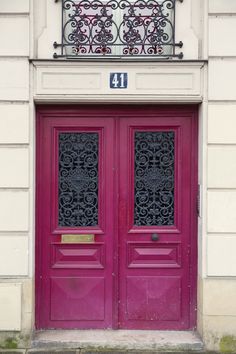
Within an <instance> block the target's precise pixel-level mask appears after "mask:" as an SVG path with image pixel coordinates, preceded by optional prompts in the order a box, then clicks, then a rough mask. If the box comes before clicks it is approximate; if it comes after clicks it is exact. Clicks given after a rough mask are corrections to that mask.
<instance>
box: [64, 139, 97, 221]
mask: <svg viewBox="0 0 236 354" xmlns="http://www.w3.org/2000/svg"><path fill="white" fill-rule="evenodd" d="M58 188H59V191H58V192H59V193H58V194H59V226H67V227H74V226H96V225H98V134H97V133H61V134H59V186H58Z"/></svg>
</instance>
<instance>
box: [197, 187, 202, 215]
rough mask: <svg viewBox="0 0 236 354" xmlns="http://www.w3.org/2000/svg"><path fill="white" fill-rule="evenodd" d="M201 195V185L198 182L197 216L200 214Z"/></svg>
mask: <svg viewBox="0 0 236 354" xmlns="http://www.w3.org/2000/svg"><path fill="white" fill-rule="evenodd" d="M201 196H202V186H201V184H198V190H197V215H198V216H199V217H201V216H202V213H201V199H202V198H201Z"/></svg>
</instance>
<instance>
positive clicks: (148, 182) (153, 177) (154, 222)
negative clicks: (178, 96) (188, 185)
mask: <svg viewBox="0 0 236 354" xmlns="http://www.w3.org/2000/svg"><path fill="white" fill-rule="evenodd" d="M174 138H175V133H174V132H136V133H135V166H134V168H135V190H134V195H135V197H134V203H135V205H134V224H135V225H137V226H164V225H166V226H167V225H168V226H170V225H174Z"/></svg>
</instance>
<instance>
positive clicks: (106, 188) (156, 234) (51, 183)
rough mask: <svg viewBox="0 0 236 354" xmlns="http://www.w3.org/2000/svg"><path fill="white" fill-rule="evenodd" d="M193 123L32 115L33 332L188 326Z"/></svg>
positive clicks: (146, 111) (136, 115) (191, 310)
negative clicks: (34, 120)
mask: <svg viewBox="0 0 236 354" xmlns="http://www.w3.org/2000/svg"><path fill="white" fill-rule="evenodd" d="M196 117H197V109H196V107H191V106H186V107H181V106H177V107H168V108H167V107H164V106H161V107H160V106H142V107H141V106H136V107H135V106H130V107H126V106H104V107H103V106H96V107H95V106H94V107H93V106H92V107H86V106H80V107H77V106H74V107H69V108H68V107H60V106H58V107H39V109H38V114H37V199H36V200H37V205H36V221H37V240H36V241H37V242H36V327H37V328H38V329H41V328H44V329H47V328H65V329H70V328H71V329H73V328H79V329H89V328H129V329H170V330H177V329H178V330H181V329H182V330H184V329H191V328H194V326H195V308H196V259H197V252H196V248H197V246H196V245H197V240H196V222H197V210H196V209H197V208H196V207H197V205H196V204H197V180H196V175H197V174H196V172H197V125H196V122H197V119H196Z"/></svg>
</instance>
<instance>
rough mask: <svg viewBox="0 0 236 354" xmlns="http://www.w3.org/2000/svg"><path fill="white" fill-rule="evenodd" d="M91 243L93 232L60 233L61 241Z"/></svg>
mask: <svg viewBox="0 0 236 354" xmlns="http://www.w3.org/2000/svg"><path fill="white" fill-rule="evenodd" d="M89 242H90V243H92V242H94V234H83V235H82V234H80V235H73V234H66V235H61V243H89Z"/></svg>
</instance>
